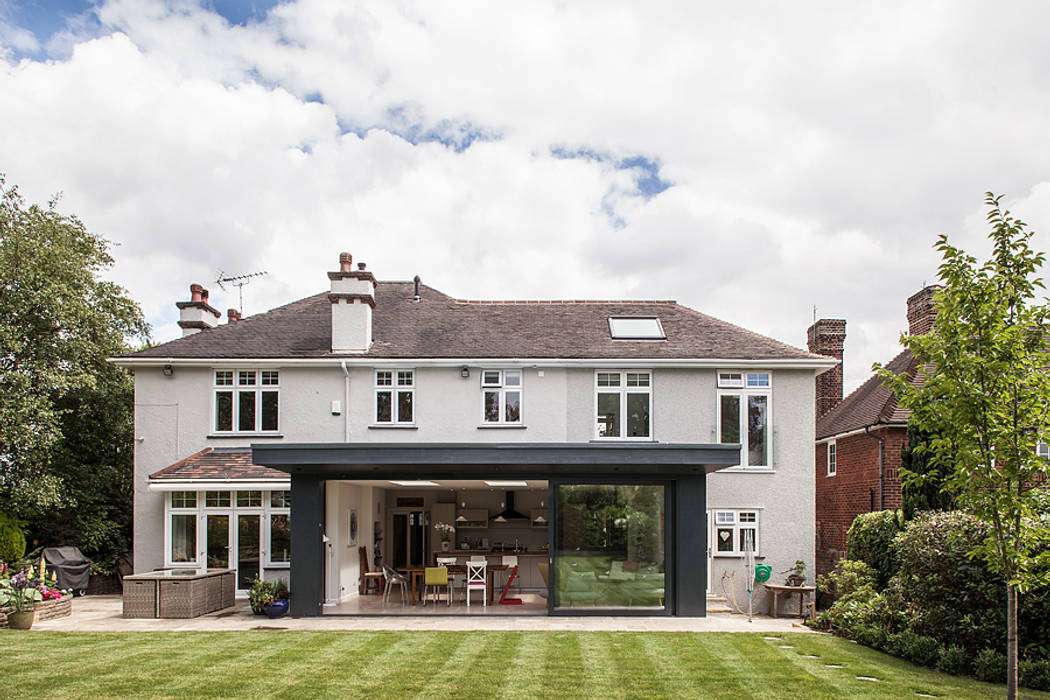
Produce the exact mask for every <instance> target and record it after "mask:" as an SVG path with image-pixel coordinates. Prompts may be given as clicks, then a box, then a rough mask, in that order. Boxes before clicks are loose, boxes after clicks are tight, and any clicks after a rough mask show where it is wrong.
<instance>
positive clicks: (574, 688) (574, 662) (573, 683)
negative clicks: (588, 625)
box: [529, 632, 595, 697]
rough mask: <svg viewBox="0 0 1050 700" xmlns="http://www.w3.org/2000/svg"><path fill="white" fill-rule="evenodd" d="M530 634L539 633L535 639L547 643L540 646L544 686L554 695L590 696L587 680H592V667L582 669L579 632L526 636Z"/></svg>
mask: <svg viewBox="0 0 1050 700" xmlns="http://www.w3.org/2000/svg"><path fill="white" fill-rule="evenodd" d="M533 635H542V636H541V637H540V638H539V640H537V641H539V642H540V643H543V642H545V643H546V644H545V646H544V649H543V673H542V677H543V678H544V679H545V681H546V683H544V684H543V689H544V690H546V691H547V692H549V693H550V694H551V695H555V696H561V695H564V696H567V697H573V696H575V697H592V695H591V692H590V684H591V683H593V682H594V681H593V679H594V672H595V669H593V668H591V669H587V670H586V671H584V666H583V653H582V651H581V650H580V640H579V636H578V635H579V633H578V632H553V633H548V634H544V633H542V632H540V633H535V632H534V633H530V634H529V637H532V636H533ZM537 675H540V674H537ZM548 697H549V696H548Z"/></svg>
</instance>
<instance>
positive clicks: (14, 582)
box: [0, 569, 43, 630]
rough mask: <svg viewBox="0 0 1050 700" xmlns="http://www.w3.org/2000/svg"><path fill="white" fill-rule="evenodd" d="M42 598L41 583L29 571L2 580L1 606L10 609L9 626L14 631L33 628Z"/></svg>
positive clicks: (8, 614)
mask: <svg viewBox="0 0 1050 700" xmlns="http://www.w3.org/2000/svg"><path fill="white" fill-rule="evenodd" d="M42 597H43V595H42V594H41V592H40V581H38V580H37V579H36V578H35V577H34V575H33V573H32V572H31V571H30V570H29V569H22V570H21V571H19V572H18V573H17V574H15V575H14V576H11V577H10V578H5V579H2V580H0V605H3V606H6V607H9V608H10V612H8V613H7V626H8V627H9V628H11V629H14V630H27V629H29V628H30V627H32V626H33V618H34V617H35V616H36V611H35V610H34V607H35V605H36V601H38V600H40V599H41V598H42Z"/></svg>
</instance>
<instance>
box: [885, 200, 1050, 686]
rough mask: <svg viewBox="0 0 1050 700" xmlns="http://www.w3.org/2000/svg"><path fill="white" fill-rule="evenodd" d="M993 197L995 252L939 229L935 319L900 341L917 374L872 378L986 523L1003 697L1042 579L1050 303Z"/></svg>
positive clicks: (1032, 255) (1036, 255) (978, 553)
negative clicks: (1000, 631)
mask: <svg viewBox="0 0 1050 700" xmlns="http://www.w3.org/2000/svg"><path fill="white" fill-rule="evenodd" d="M1000 199H1001V197H996V196H994V195H992V194H991V193H989V194H988V195H987V199H986V203H987V205H988V206H989V208H990V211H989V213H988V217H987V220H988V223H989V224H990V225H991V227H992V231H991V233H990V234H989V238H990V239H991V241H992V247H993V250H992V256H991V258H990V259H989V260H988V261H986V262H984V263H980V264H979V263H978V261H977V259H976V258H974V257H973V256H970V255H968V254H966V253H965V252H964V251H962V250H961V249H959V248H956V247H955V246H953V245H951V244H950V243H949V242H948V238H947V236H944V235H942V236H940V237H939V238H938V240H937V244H936V248H937V250H939V251H940V253H941V255H942V263H941V265H940V268H939V275H940V279H941V282H942V284H943V285H944V286H943V289H942V290H941V291H940V292H938V294H937V295H936V297H935V302H936V303H937V304H938V313H937V321H936V323H935V325H934V327H933V329H932V330H931V331H930V332H929V333H926V334H924V335H913V336H909V335H906V336H902V338H901V342H902V343H903V344H904V345H905V346H906V347H907V348H908V349H910V350H911V351H912V353H914V354H915V356H916V357H918V358H919V359H920V360H922V361H923V362H924V363H925V365H924V367H923V369H922V371H920V373H919V375H918V380H917V381H910V380H909V379H907V378H906V377H904V376H898V375H895V374H893V373H892V372H889V371H887V370H885V369H882V370H881V371H880V375H881V376H882V378H883V380H884V381H885V382H886V384H887V385H888V386H889V387H891V388H892V389H893V391H894V392H895V393H896V394H897V396H898V397H899V400H900V403H901V405H902V406H904V407H905V408H909V409H911V410H912V411H913V415H912V420H913V422H914V423H915V425H916V427H917V428H919V429H920V430H923V431H925V432H927V433H929V434H931V435H932V436H933V437H932V438H931V439H930V441H929V450H928V455H929V458H930V460H931V464H932V465H933V466H934V467H936V468H937V469H938V470H940V471H941V472H942V473H943V474H944V475H945V484H946V486H947V489H948V490H949V491H950V492H951V493H952V494H953V495H954V496H955V497H956V499H957V502H958V505H959V506H960V507H961V508H962V509H963V510H965V511H967V512H969V513H971V514H972V515H974V516H975V517H977V518H978V519H979V520H981V521H984V522H985V523H987V524H988V525H989V526H990V530H989V534H988V536H987V537H986V538H984V539H983V540H982V541H981V543H980V545H979V546H977V547H976V548H975V549H973V550H972V551H971V552H970V556H972V557H974V558H977V557H980V558H982V559H983V560H984V561H985V562H987V564H988V566H989V568H990V569H991V570H992V571H993V572H995V573H997V574H999V575H1000V576H1002V577H1003V578H1004V579H1005V581H1006V612H1007V657H1008V674H1007V696H1008V698H1011V699H1012V698H1016V696H1017V648H1018V639H1017V629H1018V621H1017V610H1018V594H1019V593H1020V592H1023V591H1025V590H1027V589H1029V588H1031V587H1032V586H1034V585H1038V584H1039V583H1042V582H1044V581H1045V580H1046V569H1045V567H1042V566H1040V560H1045V559H1046V558H1047V557H1048V556H1050V554H1048V552H1047V549H1046V541H1047V531H1046V528H1044V527H1040V526H1037V525H1036V524H1035V522H1036V521H1035V519H1034V517H1033V516H1034V514H1035V507H1036V504H1037V502H1038V499H1037V497H1036V496H1035V495H1034V494H1033V491H1034V490H1037V489H1038V488H1039V487H1040V484H1044V483H1045V480H1046V478H1047V477H1048V476H1050V467H1048V463H1047V462H1046V460H1044V459H1042V458H1040V457H1039V456H1037V455H1036V444H1037V442H1038V441H1039V440H1047V439H1050V372H1048V371H1047V368H1048V367H1050V357H1048V352H1047V344H1046V339H1047V337H1048V328H1047V321H1048V307H1047V305H1046V304H1045V303H1041V302H1040V301H1038V300H1037V298H1036V294H1037V292H1038V290H1040V289H1042V288H1043V283H1042V281H1041V280H1040V279H1039V278H1038V277H1037V273H1038V271H1039V269H1040V268H1041V267H1042V265H1043V262H1044V260H1045V256H1044V254H1043V253H1040V252H1036V251H1034V250H1033V249H1032V248H1031V246H1030V241H1031V238H1032V233H1031V232H1030V231H1028V230H1027V228H1026V225H1025V224H1024V223H1023V222H1021V221H1019V220H1018V219H1015V218H1014V217H1012V216H1011V215H1010V212H1008V211H1004V210H1002V209H1000V206H999V201H1000Z"/></svg>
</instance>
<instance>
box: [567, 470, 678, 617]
mask: <svg viewBox="0 0 1050 700" xmlns="http://www.w3.org/2000/svg"><path fill="white" fill-rule="evenodd" d="M554 501H555V516H554V517H555V520H556V523H555V525H556V526H555V532H554V540H553V542H552V543H551V544H552V548H553V557H552V561H553V564H554V577H553V580H552V581H551V589H552V594H553V607H554V609H556V610H564V611H576V612H583V611H585V610H587V609H601V610H608V609H632V610H633V609H637V610H648V611H659V610H666V605H667V597H668V596H667V578H666V571H667V559H666V551H665V549H666V546H667V527H666V520H667V518H666V515H667V512H666V511H667V507H668V506H667V503H668V487H666V486H664V485H660V484H556V485H555V486H554Z"/></svg>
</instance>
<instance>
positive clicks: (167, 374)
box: [163, 365, 175, 377]
mask: <svg viewBox="0 0 1050 700" xmlns="http://www.w3.org/2000/svg"><path fill="white" fill-rule="evenodd" d="M163 372H164V376H165V377H170V376H171V375H173V374H175V368H174V367H172V366H171V365H164V369H163Z"/></svg>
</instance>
